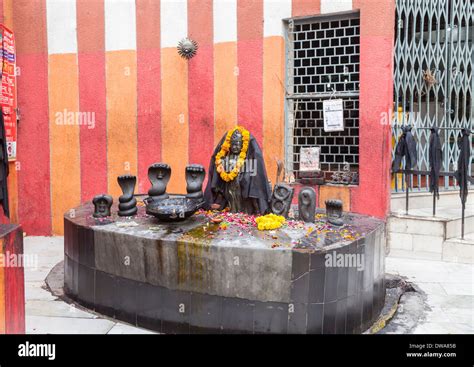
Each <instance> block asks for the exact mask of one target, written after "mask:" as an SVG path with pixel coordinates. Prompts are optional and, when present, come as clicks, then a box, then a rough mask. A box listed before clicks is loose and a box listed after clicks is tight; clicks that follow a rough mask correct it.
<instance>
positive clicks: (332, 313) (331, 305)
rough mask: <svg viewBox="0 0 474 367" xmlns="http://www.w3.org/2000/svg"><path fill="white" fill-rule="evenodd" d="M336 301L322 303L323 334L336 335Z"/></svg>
mask: <svg viewBox="0 0 474 367" xmlns="http://www.w3.org/2000/svg"><path fill="white" fill-rule="evenodd" d="M336 315H337V301H332V302H324V310H323V334H335V333H336Z"/></svg>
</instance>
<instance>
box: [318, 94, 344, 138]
mask: <svg viewBox="0 0 474 367" xmlns="http://www.w3.org/2000/svg"><path fill="white" fill-rule="evenodd" d="M323 115H324V131H326V132H331V131H344V110H343V105H342V99H327V100H325V101H323Z"/></svg>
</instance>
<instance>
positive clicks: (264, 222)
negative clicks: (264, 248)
mask: <svg viewBox="0 0 474 367" xmlns="http://www.w3.org/2000/svg"><path fill="white" fill-rule="evenodd" d="M255 222H256V223H257V228H258V230H259V231H264V230H269V229H277V228H280V227H281V226H282V225H283V224H284V223H285V217H283V216H281V215H275V214H267V215H262V216H260V217H257V218H255Z"/></svg>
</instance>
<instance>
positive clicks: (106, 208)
mask: <svg viewBox="0 0 474 367" xmlns="http://www.w3.org/2000/svg"><path fill="white" fill-rule="evenodd" d="M113 201H114V199H113V198H112V196H110V195H106V194H101V195H97V196H95V197H94V199H93V200H92V203H93V204H94V214H93V216H94V217H95V218H104V217H110V208H111V206H112V203H113Z"/></svg>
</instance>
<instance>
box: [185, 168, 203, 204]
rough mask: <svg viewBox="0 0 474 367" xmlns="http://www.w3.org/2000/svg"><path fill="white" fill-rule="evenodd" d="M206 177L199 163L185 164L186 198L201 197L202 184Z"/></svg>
mask: <svg viewBox="0 0 474 367" xmlns="http://www.w3.org/2000/svg"><path fill="white" fill-rule="evenodd" d="M205 177H206V170H205V169H204V167H203V166H201V165H200V164H190V165H189V166H186V192H187V195H186V197H187V198H202V197H204V193H203V192H202V184H203V182H204V178H205Z"/></svg>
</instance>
